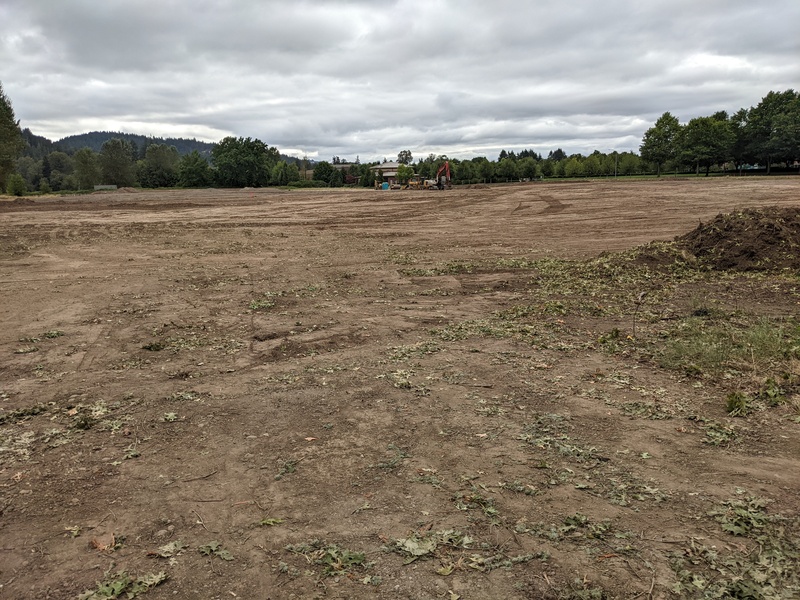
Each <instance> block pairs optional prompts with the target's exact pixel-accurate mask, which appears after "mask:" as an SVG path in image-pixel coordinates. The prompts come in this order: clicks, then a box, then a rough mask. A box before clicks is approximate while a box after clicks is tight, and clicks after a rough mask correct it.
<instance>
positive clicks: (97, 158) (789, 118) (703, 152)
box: [0, 83, 800, 195]
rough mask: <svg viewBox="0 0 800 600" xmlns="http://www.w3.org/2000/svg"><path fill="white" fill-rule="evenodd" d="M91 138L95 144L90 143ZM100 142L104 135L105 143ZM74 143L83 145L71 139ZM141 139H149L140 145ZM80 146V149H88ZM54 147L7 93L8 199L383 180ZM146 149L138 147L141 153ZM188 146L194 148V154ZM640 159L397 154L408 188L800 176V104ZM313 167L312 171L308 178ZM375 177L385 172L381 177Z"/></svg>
mask: <svg viewBox="0 0 800 600" xmlns="http://www.w3.org/2000/svg"><path fill="white" fill-rule="evenodd" d="M87 135H89V134H87ZM97 135H101V134H100V133H98V134H97ZM73 137H75V136H73ZM140 138H141V139H140ZM80 139H81V137H80V136H77V138H76V140H75V142H76V143H80V142H79V140H80ZM92 142H93V144H94V145H95V148H90V147H82V148H80V149H75V148H69V147H63V146H60V145H55V144H53V142H50V141H49V140H47V139H46V138H43V137H40V136H36V135H34V134H33V133H31V132H30V130H27V129H25V130H20V128H19V122H18V121H16V120H15V118H14V111H13V108H12V106H11V102H10V100H9V99H8V98H7V97H6V95H5V93H4V92H3V89H2V84H1V83H0V190H5V191H8V192H9V193H13V194H17V195H21V194H24V193H28V192H35V191H39V192H51V191H64V190H86V189H92V188H93V187H94V186H95V185H97V184H107V185H117V186H119V187H132V186H141V187H147V188H161V187H208V186H219V187H264V186H287V185H288V186H296V187H323V186H324V187H340V186H345V185H359V186H363V187H372V186H373V185H375V182H376V179H378V178H380V176H381V174H382V173H381V171H382V169H381V164H383V163H386V162H387V161H386V159H385V158H384V159H383V163H381V162H379V161H378V162H366V163H362V162H361V161H360V160H359V158H358V157H357V158H356V160H355V161H354V162H352V163H350V162H348V161H347V160H346V159H344V158H341V157H339V156H334V157H333V158H332V159H331V161H320V162H315V163H310V162H309V161H308V160H307V159H302V160H301V159H293V158H290V157H285V156H282V155H281V154H280V153H279V152H278V150H277V148H275V147H272V146H268V145H267V144H266V143H264V142H262V141H261V140H258V139H253V138H249V137H247V138H244V137H238V138H237V137H226V138H224V139H223V140H221V141H220V142H218V143H217V144H213V145H207V147H210V152H207V151H206V150H205V148H204V150H203V152H199V151H197V150H192V151H189V152H186V150H187V149H188V148H190V147H192V146H191V145H190V144H191V142H195V143H196V141H194V140H183V141H182V142H185V143H186V144H184V145H183V146H182V147H183V150H184V152H181V151H180V150H179V148H177V147H176V145H175V144H167V143H154V142H155V140H154V139H153V138H145V137H144V136H134V135H132V134H119V135H117V136H115V137H112V138H111V139H106V140H105V141H104V142H103V143H102V145H100V146H99V150H97V149H96V147H97V144H98V143H99V140H98V139H97V136H95V137H94V138H92ZM137 142H139V143H137ZM187 144H189V145H187ZM639 152H640V153H639V154H636V153H634V152H616V151H614V152H608V153H603V152H600V151H597V150H596V151H594V152H592V153H591V154H589V155H582V154H571V155H567V154H566V153H565V152H564V151H563V150H561V149H560V148H558V149H556V150H554V151H551V152H549V153H548V155H547V156H546V157H545V156H543V155H541V154H539V153H537V152H535V151H534V150H527V149H526V150H521V151H514V150H510V151H506V150H502V151H501V152H500V154H499V156H498V158H497V160H494V161H493V160H489V159H488V158H487V157H476V158H472V159H468V160H460V159H458V158H449V157H447V156H445V155H436V154H429V155H428V156H426V157H424V158H420V159H418V160H417V161H416V162H414V157H413V156H412V154H411V151H410V150H402V151H400V152H399V153H398V156H397V162H398V163H400V168H399V169H397V171H398V178H399V179H400V182H401V183H404V182H405V181H407V180H408V179H410V178H411V177H412V176H413V175H418V176H420V177H423V178H426V179H427V178H433V177H434V176H435V174H436V172H437V171H438V169H439V168H440V167H441V166H442V164H443V163H444V162H445V161H448V162H449V163H450V169H451V173H452V183H454V184H475V183H497V182H510V181H519V180H535V179H542V178H572V177H610V176H629V175H640V174H650V173H654V174H657V175H659V176H660V175H661V173H662V172H664V171H674V172H676V173H679V172H680V173H685V172H692V171H693V172H695V173H699V172H700V170H701V169H703V170H705V173H706V174H708V173H710V172H711V170H712V169H714V170H726V169H728V168H729V167H730V168H732V169H736V170H739V171H742V170H743V169H744V168H745V167H746V165H761V166H763V167H764V168H765V169H766V171H767V172H770V171H771V170H772V169H773V168H775V166H776V165H783V166H784V167H787V168H796V167H797V164H798V161H799V160H800V94H798V93H797V92H795V91H793V90H787V91H785V92H772V91H771V92H769V93H768V94H767V95H766V96H765V97H764V98H763V99H762V100H761V102H759V104H758V105H757V106H755V107H751V108H749V109H740V110H739V111H737V112H736V113H734V114H733V115H732V116H728V114H727V113H726V112H724V111H721V112H717V113H715V114H713V115H711V116H708V117H697V118H694V119H691V120H690V121H689V122H688V123H686V124H685V125H681V124H680V122H679V121H678V119H677V118H676V117H674V116H673V115H672V114H671V113H669V112H666V113H664V114H663V115H662V116H661V117H660V118H659V119H658V120H657V121H656V123H655V124H654V125H653V127H651V128H649V129H648V130H647V131H646V132H645V134H644V137H643V138H642V143H641V146H640V148H639ZM309 167H312V168H309ZM375 167H377V168H375Z"/></svg>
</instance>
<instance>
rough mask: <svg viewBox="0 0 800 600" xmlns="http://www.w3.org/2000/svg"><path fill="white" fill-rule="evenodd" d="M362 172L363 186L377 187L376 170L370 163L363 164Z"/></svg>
mask: <svg viewBox="0 0 800 600" xmlns="http://www.w3.org/2000/svg"><path fill="white" fill-rule="evenodd" d="M362 169H363V170H362V172H361V187H365V188H371V187H375V171H373V170H372V169H371V168H370V165H363V166H362Z"/></svg>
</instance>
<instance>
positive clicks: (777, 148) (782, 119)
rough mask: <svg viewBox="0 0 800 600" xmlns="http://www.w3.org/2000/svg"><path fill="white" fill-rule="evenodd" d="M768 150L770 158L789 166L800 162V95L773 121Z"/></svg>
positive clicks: (767, 144)
mask: <svg viewBox="0 0 800 600" xmlns="http://www.w3.org/2000/svg"><path fill="white" fill-rule="evenodd" d="M766 149H767V152H768V153H769V156H772V157H774V158H775V160H776V161H778V162H785V163H786V164H787V166H788V165H790V164H791V163H792V162H794V161H795V160H800V95H798V97H797V98H795V99H794V100H793V101H792V102H791V103H789V105H788V106H786V107H785V109H784V110H783V111H782V112H780V113H778V114H777V115H775V117H774V118H773V119H772V132H771V133H770V135H769V139H768V140H767V143H766Z"/></svg>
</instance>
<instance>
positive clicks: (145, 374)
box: [0, 177, 800, 600]
mask: <svg viewBox="0 0 800 600" xmlns="http://www.w3.org/2000/svg"><path fill="white" fill-rule="evenodd" d="M765 207H773V208H772V209H771V210H773V211H776V210H777V211H778V212H771V213H769V214H770V219H772V220H771V221H770V223H769V227H767V233H766V234H764V235H771V234H770V233H769V232H773V233H774V232H775V231H777V230H776V229H774V227H780V226H781V225H780V222H779V221H780V219H781V218H783V219H791V218H796V214H797V213H796V211H797V209H798V208H800V178H798V177H775V178H755V177H753V178H747V177H744V178H742V177H727V178H710V179H704V178H698V179H694V178H692V179H686V180H675V179H666V178H665V179H663V180H650V181H621V180H614V179H607V180H596V181H587V182H582V183H547V182H537V183H531V184H519V185H497V186H480V187H477V186H476V187H475V188H472V189H452V190H445V191H441V192H440V191H429V192H412V191H389V192H378V191H372V190H360V189H351V190H304V191H283V190H276V189H244V190H185V191H143V190H139V191H117V192H113V193H95V194H91V195H85V196H65V197H58V196H45V197H36V198H26V199H21V200H13V199H11V198H5V199H0V356H2V359H0V598H8V599H22V598H35V599H38V600H43V599H46V598H52V599H61V598H79V597H83V598H92V599H98V598H114V597H117V596H119V597H121V598H125V597H141V598H146V599H147V600H150V599H151V598H152V599H159V598H174V599H186V600H188V599H195V598H219V599H223V598H228V599H230V598H273V599H278V598H387V599H388V598H392V599H394V598H398V599H399V598H413V599H423V598H444V599H447V600H455V599H457V598H461V599H463V600H469V599H478V598H480V599H483V598H486V599H488V598H553V599H556V598H576V599H578V598H679V597H698V598H699V597H717V596H713V594H716V593H723V592H725V593H728V594H730V595H733V594H734V593H739V594H740V596H737V597H770V598H771V597H775V598H781V597H785V598H790V597H797V596H796V595H794V594H797V593H798V592H797V587H796V586H797V584H798V574H797V566H796V564H797V563H796V559H797V551H798V545H799V544H800V542H798V524H797V515H798V509H800V404H798V398H797V389H798V383H797V380H798V376H800V368H799V367H798V357H800V329H798V323H797V321H796V317H797V314H798V309H800V277H799V276H798V271H797V268H796V263H795V264H793V263H791V261H789V262H786V261H784V262H780V261H778V260H777V259H775V260H773V258H774V257H773V256H772V255H770V256H761V255H758V254H757V252H759V251H764V252H766V250H764V249H765V248H767V249H769V248H770V247H771V245H770V244H766V245H765V244H760V245H756V246H755V247H756V250H754V251H753V252H752V253H750V254H749V255H748V256H747V259H748V260H747V261H745V262H742V261H740V260H739V259H738V258H736V257H738V256H739V254H736V256H735V257H734V258H735V260H729V261H727V262H724V261H723V262H722V263H720V262H719V261H718V259H719V258H720V252H722V251H724V252H727V253H728V254H731V253H733V254H735V253H736V252H737V250H736V248H737V247H741V243H739V244H737V243H732V244H728V245H726V244H727V243H728V241H727V240H729V239H730V237H726V236H725V235H724V231H723V232H722V234H720V236H719V237H718V238H714V240H713V244H712V247H711V249H709V248H704V247H703V244H702V239H706V240H708V239H711V238H710V237H709V236H710V235H711V232H710V230H709V231H708V232H706V233H704V235H706V237H705V238H703V236H702V235H701V236H700V241H698V236H697V235H695V236H694V237H691V236H689V237H686V236H688V235H689V234H690V233H691V232H693V231H695V230H697V229H698V228H702V227H703V226H704V225H707V224H710V223H713V222H714V219H715V218H717V216H718V215H742V214H745V215H749V214H750V213H746V212H743V211H745V209H750V208H754V209H759V210H761V209H764V208H765ZM780 211H788V212H780ZM781 215H782V216H781ZM727 218H728V220H729V221H730V217H727ZM734 220H735V219H734ZM754 220H757V219H754ZM776 223H777V224H776ZM770 228H772V229H770ZM723 229H724V228H723ZM734 229H735V230H736V231H737V232H739V233H741V231H742V230H741V228H739V229H736V228H732V229H731V231H733V230H734ZM785 229H786V231H787V232H788V233H791V231H789V229H790V228H789V227H788V226H787V227H786V228H785ZM745 230H747V227H745ZM703 231H705V230H703ZM703 231H701V233H703ZM713 232H714V235H716V234H717V233H719V232H720V227H715V229H714V230H713ZM788 233H787V235H788ZM680 236H684V237H682V238H681V240H679V241H678V242H673V240H675V238H676V237H680ZM762 241H763V240H762ZM651 242H654V243H651ZM792 243H794V242H792V241H791V240H790V241H782V242H781V245H780V248H777V250H776V252H777V253H776V254H775V255H774V256H776V257H778V256H779V257H782V258H786V257H787V256H789V257H791V255H792V252H791V250H792V248H793V247H792V245H791V244H792ZM714 248H718V249H721V250H720V251H718V252H716V254H715V253H714V252H713V251H712V250H713V249H714ZM758 249H761V250H758ZM754 253H755V254H754ZM708 256H711V258H713V260H710V259H708ZM729 263H730V264H729ZM740 266H741V268H738V267H740ZM687 332H688V333H687ZM710 332H721V333H714V335H719V336H722V337H720V339H719V340H718V344H717V346H714V344H713V343H712V342H707V341H704V342H702V344H705V346H703V348H706V350H708V349H709V348H712V347H713V348H715V349H716V350H717V351H719V352H726V348H727V349H728V353H727V354H725V355H724V356H723V357H722V358H719V359H718V360H717V359H715V360H716V362H712V361H711V359H710V358H709V357H708V356H707V352H706V354H702V352H701V350H696V349H693V348H694V346H690V345H689V344H690V342H692V340H706V338H705V337H703V336H707V335H710ZM690 333H691V335H694V336H695V337H694V338H692V337H691V336H690ZM759 335H760V336H761V337H760V338H759V337H758V336H759ZM725 336H728V337H725ZM747 336H752V337H747ZM715 339H716V338H715ZM741 340H749V341H741ZM764 340H766V341H764ZM684 342H685V343H684ZM740 342H741V343H740ZM762 342H763V345H764V347H763V348H762ZM769 343H772V344H773V346H775V348H774V349H771V348H768V347H767V346H768V344H769ZM702 344H701V346H702ZM740 346H741V348H743V350H742V352H739V353H738V354H737V353H735V352H734V351H733V350H735V349H736V348H739V347H740ZM731 349H733V350H731ZM695 351H696V352H697V353H698V354H696V355H695V354H692V353H693V352H695ZM704 361H705V362H704ZM748 586H749V587H748ZM754 586H755V587H754ZM753 589H755V590H756V592H753V593H760V594H762V596H758V595H753V596H745V595H741V594H743V593H744V592H742V591H741V590H745V591H747V590H751V591H752V590H753ZM720 590H721V591H720ZM769 594H773V595H769ZM704 595H705V596H704Z"/></svg>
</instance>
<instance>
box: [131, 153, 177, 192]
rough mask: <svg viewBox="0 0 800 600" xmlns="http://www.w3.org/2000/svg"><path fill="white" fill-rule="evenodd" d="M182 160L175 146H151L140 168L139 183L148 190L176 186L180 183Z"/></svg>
mask: <svg viewBox="0 0 800 600" xmlns="http://www.w3.org/2000/svg"><path fill="white" fill-rule="evenodd" d="M180 160H181V157H180V154H179V153H178V149H177V148H176V147H175V146H167V145H166V144H149V145H148V146H147V150H145V157H144V160H143V161H141V167H140V168H139V183H141V184H142V186H143V187H148V188H159V187H173V186H175V185H176V184H177V183H178V164H179V163H180Z"/></svg>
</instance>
